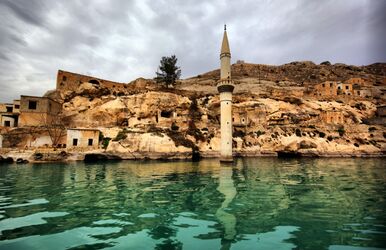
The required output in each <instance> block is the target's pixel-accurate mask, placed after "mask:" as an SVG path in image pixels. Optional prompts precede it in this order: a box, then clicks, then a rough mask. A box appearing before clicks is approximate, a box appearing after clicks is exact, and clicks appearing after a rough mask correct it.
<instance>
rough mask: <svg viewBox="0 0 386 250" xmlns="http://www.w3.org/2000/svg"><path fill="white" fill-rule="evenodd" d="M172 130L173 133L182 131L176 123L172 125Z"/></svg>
mask: <svg viewBox="0 0 386 250" xmlns="http://www.w3.org/2000/svg"><path fill="white" fill-rule="evenodd" d="M171 129H172V130H173V131H178V129H180V127H178V126H177V124H176V123H175V122H173V123H172V126H171Z"/></svg>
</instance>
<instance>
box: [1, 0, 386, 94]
mask: <svg viewBox="0 0 386 250" xmlns="http://www.w3.org/2000/svg"><path fill="white" fill-rule="evenodd" d="M385 13H386V1H385V0H324V1H317V0H291V1H289V0H272V1H268V0H266V1H264V0H260V1H257V0H232V1H223V0H211V1H199V0H179V1H177V0H169V1H167V0H62V1H59V0H56V1H53V0H0V23H1V25H0V102H8V101H11V100H12V99H15V98H19V96H20V95H21V94H24V95H42V94H44V93H45V92H46V90H49V89H54V88H55V81H56V73H57V70H58V69H63V70H66V71H72V72H77V73H81V74H87V75H93V76H96V77H99V78H104V79H109V80H113V81H118V82H129V81H131V80H134V79H136V78H138V77H146V78H152V77H154V75H155V73H154V72H155V71H156V69H157V66H158V65H159V60H160V58H161V57H162V56H168V55H172V54H175V55H177V57H178V64H179V66H180V67H181V69H182V76H183V78H186V77H190V76H194V75H197V74H200V73H203V72H207V71H210V70H213V69H215V68H217V67H218V65H219V49H220V43H221V39H222V32H223V24H224V23H226V24H227V27H228V37H229V40H230V46H231V52H232V60H233V62H234V61H236V60H238V59H241V60H244V61H246V62H253V63H264V64H284V63H288V62H291V61H299V60H312V61H314V62H316V63H320V62H322V61H325V60H329V61H331V62H332V63H336V62H342V63H346V64H354V65H366V64H371V63H374V62H386V44H385V43H386V14H385Z"/></svg>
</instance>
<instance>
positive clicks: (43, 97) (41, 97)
mask: <svg viewBox="0 0 386 250" xmlns="http://www.w3.org/2000/svg"><path fill="white" fill-rule="evenodd" d="M20 97H21V98H23V97H27V98H28V97H32V98H39V99H48V100H51V101H53V102H56V103H59V104H60V102H57V101H55V100H54V99H52V98H50V97H47V96H32V95H21V96H20ZM12 105H13V104H12Z"/></svg>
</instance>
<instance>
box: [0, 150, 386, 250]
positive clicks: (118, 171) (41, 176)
mask: <svg viewBox="0 0 386 250" xmlns="http://www.w3.org/2000/svg"><path fill="white" fill-rule="evenodd" d="M385 163H386V159H291V160H283V159H276V158H258V159H237V161H236V162H235V163H234V164H233V165H220V163H219V162H218V161H216V160H204V161H201V162H199V163H191V162H154V161H149V162H135V161H123V162H117V163H98V164H87V165H86V164H83V163H73V164H26V165H0V249H7V250H9V249H39V250H42V249H199V250H204V249H333V250H346V249H353V250H362V249H379V248H386V213H385V209H386V200H385V199H386V164H385Z"/></svg>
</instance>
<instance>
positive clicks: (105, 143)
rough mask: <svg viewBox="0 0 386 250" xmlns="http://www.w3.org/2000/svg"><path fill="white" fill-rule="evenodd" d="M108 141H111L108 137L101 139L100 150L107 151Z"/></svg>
mask: <svg viewBox="0 0 386 250" xmlns="http://www.w3.org/2000/svg"><path fill="white" fill-rule="evenodd" d="M110 140H111V138H109V137H104V138H103V140H102V148H103V149H107V147H108V146H109V143H110Z"/></svg>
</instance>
